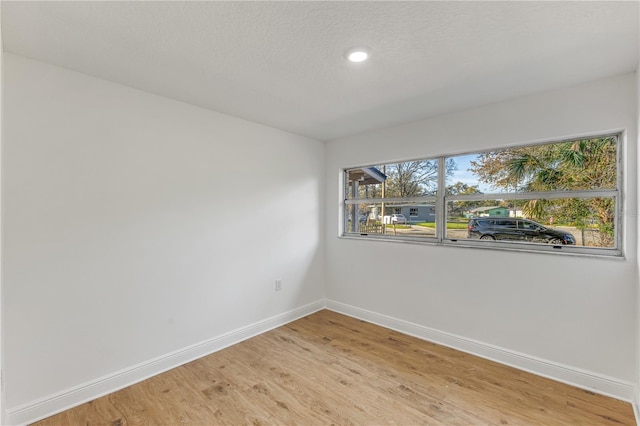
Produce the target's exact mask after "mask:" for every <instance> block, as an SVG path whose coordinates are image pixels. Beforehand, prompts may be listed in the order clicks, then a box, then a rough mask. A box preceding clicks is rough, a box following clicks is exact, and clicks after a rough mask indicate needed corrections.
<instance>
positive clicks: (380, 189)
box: [345, 160, 438, 200]
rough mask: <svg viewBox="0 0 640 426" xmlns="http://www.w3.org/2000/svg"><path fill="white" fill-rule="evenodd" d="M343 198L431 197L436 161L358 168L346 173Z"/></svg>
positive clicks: (434, 181) (436, 182) (435, 173)
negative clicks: (344, 196)
mask: <svg viewBox="0 0 640 426" xmlns="http://www.w3.org/2000/svg"><path fill="white" fill-rule="evenodd" d="M346 181H347V182H346V183H347V188H346V194H345V195H346V198H347V199H349V200H353V199H360V198H369V199H371V198H407V197H421V196H424V195H434V194H435V193H436V189H437V186H438V160H416V161H405V162H403V163H392V164H383V165H378V166H371V167H361V168H354V169H349V170H347V171H346Z"/></svg>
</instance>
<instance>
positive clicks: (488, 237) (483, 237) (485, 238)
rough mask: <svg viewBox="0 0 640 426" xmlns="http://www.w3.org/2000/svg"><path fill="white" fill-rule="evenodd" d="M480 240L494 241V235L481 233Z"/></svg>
mask: <svg viewBox="0 0 640 426" xmlns="http://www.w3.org/2000/svg"><path fill="white" fill-rule="evenodd" d="M480 239H481V240H490V241H495V240H496V237H494V236H493V235H483V236H482V237H480Z"/></svg>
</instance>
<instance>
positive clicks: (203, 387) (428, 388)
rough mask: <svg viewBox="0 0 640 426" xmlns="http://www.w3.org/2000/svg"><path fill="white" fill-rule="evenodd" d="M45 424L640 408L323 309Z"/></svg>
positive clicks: (378, 418) (601, 412)
mask: <svg viewBox="0 0 640 426" xmlns="http://www.w3.org/2000/svg"><path fill="white" fill-rule="evenodd" d="M37 424H38V425H65V426H66V425H113V426H124V425H178V424H191V425H213V424H224V425H277V424H286V425H382V424H394V425H609V424H610V425H635V420H634V417H633V411H632V408H631V405H630V404H629V403H626V402H622V401H618V400H615V399H612V398H607V397H604V396H601V395H596V394H594V393H592V392H588V391H585V390H581V389H578V388H575V387H572V386H568V385H565V384H562V383H558V382H554V381H552V380H549V379H545V378H542V377H538V376H535V375H532V374H529V373H525V372H523V371H520V370H516V369H513V368H510V367H506V366H503V365H500V364H497V363H494V362H491V361H487V360H484V359H481V358H478V357H474V356H472V355H468V354H465V353H462V352H458V351H455V350H453V349H448V348H445V347H442V346H439V345H436V344H433V343H429V342H425V341H423V340H420V339H416V338H413V337H409V336H406V335H403V334H401V333H397V332H394V331H391V330H388V329H386V328H382V327H378V326H376V325H372V324H369V323H366V322H363V321H359V320H356V319H353V318H350V317H347V316H344V315H340V314H337V313H335V312H331V311H326V310H325V311H320V312H317V313H315V314H313V315H310V316H308V317H305V318H302V319H300V320H298V321H295V322H292V323H290V324H288V325H286V326H283V327H280V328H277V329H275V330H272V331H270V332H267V333H264V334H262V335H259V336H257V337H254V338H252V339H249V340H247V341H245V342H242V343H239V344H237V345H234V346H232V347H229V348H227V349H224V350H222V351H219V352H216V353H214V354H212V355H209V356H207V357H204V358H202V359H199V360H197V361H194V362H191V363H189V364H186V365H183V366H181V367H178V368H176V369H173V370H171V371H168V372H166V373H164V374H161V375H158V376H156V377H153V378H151V379H149V380H145V381H144V382H141V383H138V384H136V385H133V386H130V387H128V388H126V389H123V390H121V391H118V392H115V393H112V394H110V395H107V396H105V397H102V398H99V399H97V400H95V401H92V402H89V403H86V404H84V405H81V406H78V407H76V408H73V409H71V410H68V411H66V412H63V413H60V414H58V415H55V416H53V417H50V418H48V419H45V420H43V421H41V422H38V423H37Z"/></svg>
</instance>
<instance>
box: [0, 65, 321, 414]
mask: <svg viewBox="0 0 640 426" xmlns="http://www.w3.org/2000/svg"><path fill="white" fill-rule="evenodd" d="M4 72H5V74H4V82H5V85H4V102H5V104H4V106H5V109H4V118H5V128H4V138H3V150H4V152H3V157H2V172H3V182H2V184H3V187H2V198H3V199H2V206H3V222H4V223H3V225H4V230H5V233H4V235H3V238H4V247H3V248H4V253H3V254H4V264H3V267H4V294H3V298H4V306H5V310H4V312H3V315H4V318H3V319H4V333H5V335H4V343H5V367H6V370H5V373H6V377H5V378H6V402H7V409H8V411H9V412H10V413H11V412H15V411H16V410H18V409H23V408H24V407H27V408H28V407H29V406H30V404H34V403H38V402H42V401H45V400H47V398H50V397H51V396H52V395H53V396H55V395H58V394H59V393H60V392H64V391H65V390H69V391H70V392H71V391H73V390H74V389H75V390H77V389H78V388H77V387H78V386H80V385H82V386H84V385H86V384H87V383H93V381H95V380H96V379H98V378H105V377H107V378H108V377H109V376H110V375H113V374H114V373H115V372H120V371H122V370H123V369H127V368H130V367H131V366H136V365H139V364H140V363H143V364H144V363H145V362H148V361H149V360H152V359H156V358H157V357H162V356H163V355H165V354H171V353H174V352H175V351H179V350H181V349H184V348H189V347H190V345H194V344H197V343H199V342H204V341H208V340H209V339H213V338H216V337H219V336H223V337H224V336H225V333H229V332H234V331H236V330H242V329H243V327H246V326H249V325H251V324H255V323H256V322H260V321H265V320H267V319H269V318H272V317H274V316H277V315H281V314H283V313H287V312H291V311H293V310H295V309H299V308H301V307H305V306H308V305H309V304H313V303H314V302H321V301H322V297H323V293H322V291H323V282H324V259H323V255H324V247H323V238H324V231H323V223H324V222H323V218H324V216H323V214H324V212H323V211H322V209H321V205H323V197H324V189H323V188H324V149H325V148H324V144H323V143H321V142H318V141H314V140H311V139H307V138H304V137H301V136H296V135H293V134H290V133H286V132H283V131H279V130H276V129H272V128H268V127H265V126H262V125H258V124H255V123H250V122H247V121H244V120H240V119H236V118H233V117H229V116H225V115H222V114H218V113H215V112H212V111H208V110H204V109H200V108H196V107H193V106H189V105H186V104H183V103H180V102H176V101H172V100H169V99H166V98H162V97H158V96H154V95H151V94H148V93H144V92H141V91H138V90H134V89H130V88H127V87H124V86H120V85H117V84H112V83H109V82H106V81H103V80H99V79H96V78H93V77H89V76H86V75H82V74H78V73H74V72H71V71H67V70H64V69H61V68H57V67H53V66H49V65H46V64H43V63H39V62H35V61H32V60H29V59H26V58H23V57H19V56H15V55H11V54H6V55H5V62H4ZM211 84H215V82H214V81H212V82H211ZM275 279H282V280H283V289H282V291H280V292H275V289H274V280H275ZM94 396H95V395H94ZM58 408H59V407H58Z"/></svg>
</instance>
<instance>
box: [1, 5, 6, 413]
mask: <svg viewBox="0 0 640 426" xmlns="http://www.w3.org/2000/svg"><path fill="white" fill-rule="evenodd" d="M1 23H2V8H0V188H1V187H2V132H3V127H2V103H3V100H2V99H3V97H2V85H3V84H2V80H3V72H2V69H3V57H4V49H3V45H2V24H1ZM1 224H2V194H1V191H0V425H3V424H6V410H5V400H4V381H3V380H2V379H1V378H2V376H3V374H4V356H3V353H4V344H3V340H4V337H3V336H4V332H3V331H2V330H3V327H4V321H2V318H3V317H2V305H3V304H4V301H3V300H2V287H3V285H2V225H1Z"/></svg>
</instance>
